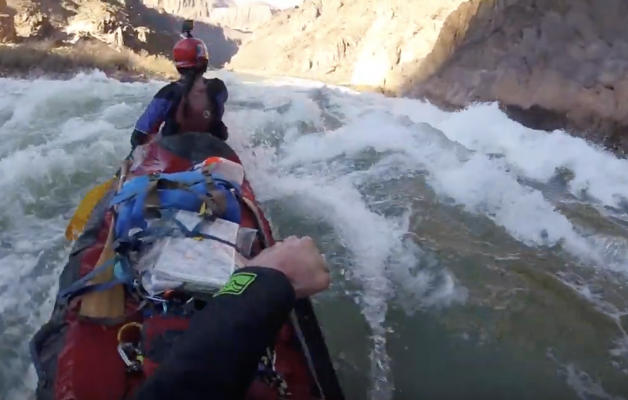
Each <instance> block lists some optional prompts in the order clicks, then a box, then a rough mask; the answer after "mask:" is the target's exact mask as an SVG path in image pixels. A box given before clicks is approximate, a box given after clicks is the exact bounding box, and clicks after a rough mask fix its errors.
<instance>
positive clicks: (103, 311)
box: [79, 160, 130, 318]
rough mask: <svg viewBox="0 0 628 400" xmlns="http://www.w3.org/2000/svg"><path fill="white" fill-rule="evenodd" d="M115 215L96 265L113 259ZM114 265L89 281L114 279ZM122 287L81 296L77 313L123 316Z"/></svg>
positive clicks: (124, 171) (123, 170)
mask: <svg viewBox="0 0 628 400" xmlns="http://www.w3.org/2000/svg"><path fill="white" fill-rule="evenodd" d="M129 166H130V162H129V161H128V160H125V161H124V165H123V166H122V168H121V173H120V178H119V184H118V190H120V188H121V187H122V184H123V183H124V180H125V179H126V174H127V172H128V169H129ZM115 222H116V221H115V217H114V218H113V221H111V227H110V228H109V235H108V236H107V241H106V242H105V247H104V248H103V251H102V253H100V257H99V258H98V262H97V263H96V265H97V266H100V265H102V264H104V263H106V262H108V261H109V260H111V259H113V258H114V256H115V252H114V250H113V242H114V241H115V238H114V232H115V225H116V224H115ZM113 268H114V266H111V267H109V268H107V269H105V270H104V271H103V272H102V273H100V274H99V275H97V276H96V277H95V278H94V279H92V281H91V282H90V283H92V284H93V283H103V282H108V281H110V280H113V279H114V272H113ZM124 300H125V298H124V287H123V286H122V285H116V286H114V287H113V288H111V289H109V290H107V291H103V292H92V293H88V294H86V295H85V296H83V299H82V300H81V309H80V311H79V314H80V315H82V316H84V317H90V318H118V317H123V316H124V314H125V305H124Z"/></svg>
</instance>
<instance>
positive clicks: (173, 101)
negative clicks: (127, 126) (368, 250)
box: [131, 78, 229, 147]
mask: <svg viewBox="0 0 628 400" xmlns="http://www.w3.org/2000/svg"><path fill="white" fill-rule="evenodd" d="M206 83H207V96H208V98H209V100H210V105H211V107H212V108H213V110H212V117H213V118H214V121H213V123H212V124H211V126H210V130H209V132H208V133H211V134H212V135H214V136H216V137H218V138H220V139H222V140H227V137H228V133H227V129H226V127H225V125H224V123H223V122H222V117H223V115H224V112H225V103H226V102H227V99H228V98H229V92H228V91H227V87H226V86H225V83H224V82H223V81H222V80H220V79H218V78H213V79H208V80H206ZM183 91H184V84H183V81H182V80H179V81H176V82H172V83H169V84H168V85H166V86H164V87H163V88H161V89H160V90H159V92H157V94H156V95H155V96H154V97H153V99H152V100H151V102H150V103H149V104H148V107H146V110H144V113H142V115H141V116H140V118H139V119H138V120H137V122H136V124H135V129H134V130H133V134H132V135H131V146H132V147H136V146H138V145H140V144H143V143H145V142H146V140H147V139H148V138H149V137H150V136H152V135H154V134H155V133H157V132H158V131H159V128H160V127H161V126H162V124H163V129H162V135H163V136H170V135H176V134H177V133H179V125H180V124H179V121H177V120H176V112H177V108H178V107H179V104H180V102H181V100H182V99H183Z"/></svg>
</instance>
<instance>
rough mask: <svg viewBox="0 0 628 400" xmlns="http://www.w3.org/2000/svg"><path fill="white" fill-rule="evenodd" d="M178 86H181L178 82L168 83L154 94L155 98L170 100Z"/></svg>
mask: <svg viewBox="0 0 628 400" xmlns="http://www.w3.org/2000/svg"><path fill="white" fill-rule="evenodd" d="M179 86H181V83H180V82H179V81H175V82H170V83H168V84H167V85H165V86H164V87H162V88H161V89H159V91H158V92H157V94H155V97H156V98H159V99H170V98H172V96H173V95H174V94H175V93H176V91H177V90H178V88H179Z"/></svg>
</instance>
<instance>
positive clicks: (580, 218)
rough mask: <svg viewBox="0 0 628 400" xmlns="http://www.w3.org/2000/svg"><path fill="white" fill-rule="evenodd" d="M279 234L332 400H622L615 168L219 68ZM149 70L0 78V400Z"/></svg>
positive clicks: (18, 391) (621, 269)
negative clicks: (295, 241)
mask: <svg viewBox="0 0 628 400" xmlns="http://www.w3.org/2000/svg"><path fill="white" fill-rule="evenodd" d="M220 76H221V77H222V78H223V79H225V81H226V82H227V85H228V87H229V88H230V99H229V105H228V108H227V112H226V117H225V119H226V122H227V125H228V126H229V127H230V131H231V135H232V138H230V144H231V145H232V146H233V147H234V148H235V149H236V150H237V151H238V152H239V154H240V155H241V157H242V158H243V161H244V163H245V166H246V167H247V170H248V173H249V175H250V178H251V180H252V184H253V186H254V188H255V190H256V193H257V194H258V196H259V198H260V199H261V200H262V202H263V207H264V208H265V209H266V210H267V211H268V215H269V217H270V219H271V221H272V224H273V226H274V228H275V230H276V233H277V234H278V236H280V237H285V236H288V235H291V234H296V235H310V236H312V237H314V238H315V239H316V240H317V242H318V243H319V244H320V246H321V248H322V249H324V252H325V254H326V256H327V258H328V259H329V260H330V262H331V264H332V270H333V274H334V283H333V287H332V289H331V290H330V291H328V292H326V293H324V294H322V295H319V296H317V298H316V299H315V306H316V308H317V310H318V314H319V317H320V320H321V324H322V327H323V331H324V332H325V335H326V337H327V340H328V345H329V348H330V352H331V353H332V356H333V359H334V362H335V363H336V365H337V369H338V374H339V377H340V379H341V383H342V385H343V387H344V390H345V392H346V397H347V399H348V400H363V399H366V398H370V399H373V400H390V399H399V400H402V399H403V400H405V399H408V400H413V399H422V400H432V399H434V400H436V399H474V398H484V399H488V398H496V399H498V398H501V399H509V400H524V399H526V400H527V399H545V398H547V399H553V400H559V399H587V400H588V399H613V400H616V399H626V398H628V335H627V334H626V332H625V329H626V327H627V326H628V320H627V319H626V317H625V315H626V310H627V304H628V303H627V302H626V300H627V298H628V289H627V288H626V282H627V279H628V277H627V273H628V242H627V240H628V216H627V214H626V211H627V210H628V201H627V199H628V162H627V161H624V160H618V159H616V158H615V157H614V156H613V155H611V154H609V153H606V152H604V151H602V150H600V149H598V148H596V147H594V146H592V145H590V144H587V143H585V142H584V141H582V140H580V139H575V138H572V137H570V136H568V135H566V134H565V133H563V132H559V131H557V132H554V133H552V134H547V133H545V132H538V131H533V130H530V129H527V128H524V127H522V126H521V125H519V124H517V123H515V122H512V121H510V120H508V119H507V118H506V117H505V116H504V115H503V114H502V113H501V112H500V111H499V110H498V108H497V106H496V105H478V106H474V107H471V108H469V109H468V110H466V111H463V112H459V113H448V112H443V111H439V110H438V109H437V108H435V107H433V106H431V105H429V104H425V103H421V102H418V101H415V100H404V99H386V98H384V97H381V96H379V95H375V94H358V93H356V92H353V91H351V90H348V89H340V88H332V87H328V86H325V85H323V84H319V83H313V82H305V81H300V80H290V79H285V80H277V79H266V78H253V77H249V76H237V75H233V74H226V73H220ZM159 87H160V83H150V84H144V83H132V84H129V83H119V82H116V81H112V80H108V79H107V78H105V77H104V76H103V75H102V74H100V73H93V74H87V75H80V76H77V77H76V78H74V79H72V80H69V81H48V80H43V79H40V80H35V81H18V80H6V79H2V80H0V93H2V96H0V187H1V188H2V196H0V229H1V231H0V399H6V400H15V399H24V398H32V396H33V395H32V391H33V387H34V385H35V376H34V372H33V369H32V367H31V366H30V361H29V357H28V349H27V343H28V340H29V339H30V337H31V335H32V334H33V333H34V331H35V330H36V329H37V328H38V326H40V325H41V324H42V323H43V322H44V321H45V320H46V319H47V318H48V317H49V314H50V312H51V309H52V301H53V298H54V296H55V293H56V290H57V287H56V285H57V282H56V280H57V276H58V274H59V273H60V270H61V268H62V267H63V265H64V259H65V257H66V256H67V254H68V252H69V244H68V243H67V242H66V241H65V240H64V238H63V232H64V230H65V226H66V224H67V221H68V218H69V215H71V213H72V211H73V209H74V207H75V206H76V205H77V204H78V202H79V201H80V200H81V198H82V196H83V195H84V194H85V193H86V192H87V190H88V189H89V188H90V187H92V186H93V185H95V184H97V183H99V182H102V181H104V180H106V179H107V178H108V177H110V176H111V175H112V174H113V172H114V170H115V169H116V167H117V165H118V164H119V161H120V159H121V158H123V157H124V156H125V155H126V154H127V153H128V149H129V135H130V132H131V130H132V125H133V123H134V121H135V119H136V118H137V117H138V115H139V113H140V112H141V111H142V109H143V107H145V106H146V104H147V103H148V102H149V101H150V98H151V97H152V95H153V94H154V93H155V92H156V91H157V90H158V89H159Z"/></svg>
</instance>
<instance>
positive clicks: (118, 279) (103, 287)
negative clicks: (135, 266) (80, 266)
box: [57, 257, 133, 303]
mask: <svg viewBox="0 0 628 400" xmlns="http://www.w3.org/2000/svg"><path fill="white" fill-rule="evenodd" d="M112 265H113V273H114V277H115V278H114V279H113V280H110V281H107V282H102V283H95V284H92V285H89V284H88V282H89V281H90V280H92V279H93V278H94V277H96V275H98V274H100V273H101V272H103V271H104V270H105V269H107V268H108V267H111V266H112ZM132 283H133V272H132V269H131V266H130V263H129V261H128V260H127V259H126V258H123V257H115V258H113V259H111V260H109V261H107V262H106V263H104V264H102V265H100V266H98V267H96V268H94V269H93V270H92V271H91V272H89V273H87V274H85V276H83V277H82V278H81V279H79V280H77V281H75V282H73V283H72V284H71V285H70V286H68V287H66V288H64V289H63V290H60V291H59V294H58V295H57V298H59V299H65V300H66V301H67V302H68V303H69V302H70V301H71V300H72V299H74V298H76V297H79V296H83V295H85V294H87V293H91V292H104V291H107V290H109V289H111V288H113V287H114V286H117V285H120V284H124V285H130V284H132Z"/></svg>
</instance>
